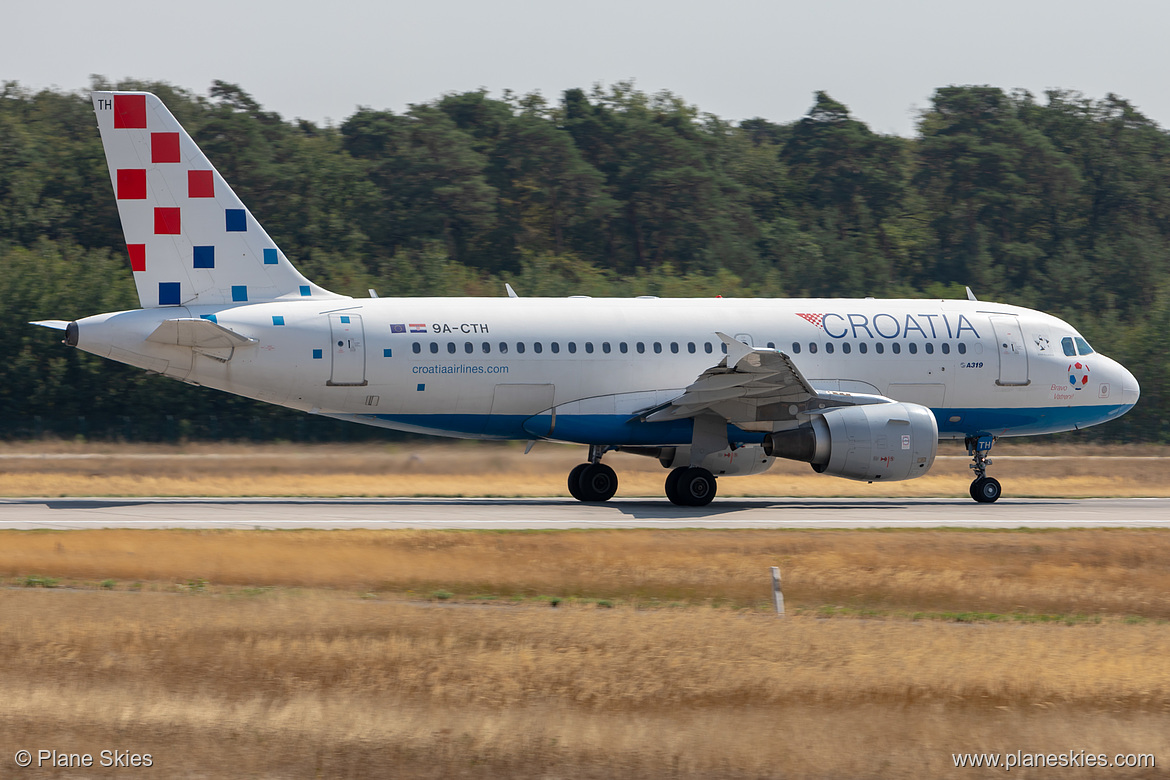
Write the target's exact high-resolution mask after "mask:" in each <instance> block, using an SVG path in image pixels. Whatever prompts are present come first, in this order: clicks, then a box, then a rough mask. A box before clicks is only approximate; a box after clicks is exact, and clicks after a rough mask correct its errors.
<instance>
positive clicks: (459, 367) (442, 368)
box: [410, 363, 508, 374]
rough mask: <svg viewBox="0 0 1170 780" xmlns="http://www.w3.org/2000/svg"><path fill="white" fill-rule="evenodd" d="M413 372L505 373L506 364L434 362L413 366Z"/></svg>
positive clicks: (506, 370) (506, 371)
mask: <svg viewBox="0 0 1170 780" xmlns="http://www.w3.org/2000/svg"><path fill="white" fill-rule="evenodd" d="M410 370H411V373H414V374H506V373H508V367H507V366H480V365H470V366H469V365H467V364H465V363H456V364H454V365H443V364H435V365H433V366H414V367H412V368H411V369H410Z"/></svg>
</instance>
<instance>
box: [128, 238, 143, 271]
mask: <svg viewBox="0 0 1170 780" xmlns="http://www.w3.org/2000/svg"><path fill="white" fill-rule="evenodd" d="M126 252H127V254H129V255H130V270H131V271H145V270H146V244H127V245H126Z"/></svg>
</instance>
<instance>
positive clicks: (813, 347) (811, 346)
mask: <svg viewBox="0 0 1170 780" xmlns="http://www.w3.org/2000/svg"><path fill="white" fill-rule="evenodd" d="M808 353H809V354H810V355H815V354H817V343H816V342H815V341H810V342H809V343H808Z"/></svg>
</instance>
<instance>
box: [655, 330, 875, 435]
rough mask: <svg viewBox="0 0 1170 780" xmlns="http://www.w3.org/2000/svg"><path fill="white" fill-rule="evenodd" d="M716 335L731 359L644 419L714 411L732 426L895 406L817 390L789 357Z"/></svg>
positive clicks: (871, 398) (861, 396) (867, 397)
mask: <svg viewBox="0 0 1170 780" xmlns="http://www.w3.org/2000/svg"><path fill="white" fill-rule="evenodd" d="M716 335H718V336H719V338H720V339H722V340H723V343H724V344H726V345H727V357H725V358H724V359H723V360H721V361H720V362H719V364H718V365H716V366H713V367H711V368H709V369H707V370H706V371H704V372H703V373H702V374H700V375H699V378H698V379H696V380H695V381H694V382H693V383H692V384H691V385H690V386H689V387H687V389H686V390H684V391H683V394H682V395H680V396H678V397H677V398H675V399H673V400H671V401H669V402H668V403H665V404H661V405H659V406H656V407H654V408H653V409H648V410H647V411H645V412H643V413H642V414H641V415H640V417H641V419H643V420H645V421H646V422H660V421H663V420H674V419H679V418H686V417H694V416H696V415H699V414H707V413H714V414H717V415H719V416H720V417H723V418H725V419H727V420H728V422H733V423H748V422H772V421H781V420H793V419H796V417H797V415H801V414H810V413H816V412H817V411H820V410H822V409H828V408H830V407H834V406H858V405H861V404H879V403H892V402H893V399H890V398H887V397H885V396H881V395H865V394H861V393H845V392H840V391H836V390H826V391H821V390H817V389H816V388H814V387H813V386H812V385H811V384H810V383H809V381H808V380H807V379H805V377H804V375H803V374H802V373H801V372H800V369H799V368H797V366H796V363H794V362H793V360H792V358H791V357H790V356H789V355H788V354H786V353H784V352H782V351H780V350H776V349H763V348H757V347H750V346H748V345H747V344H744V343H743V342H741V341H738V340H736V339H733V338H731V337H730V336H728V335H726V334H724V333H718V334H716Z"/></svg>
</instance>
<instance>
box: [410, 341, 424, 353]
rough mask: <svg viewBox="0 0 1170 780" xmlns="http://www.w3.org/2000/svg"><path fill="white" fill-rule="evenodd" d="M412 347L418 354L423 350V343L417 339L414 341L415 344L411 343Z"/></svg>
mask: <svg viewBox="0 0 1170 780" xmlns="http://www.w3.org/2000/svg"><path fill="white" fill-rule="evenodd" d="M410 348H411V349H412V350H414V354H416V355H417V354H418V353H420V352H422V344H419V343H418V342H417V341H416V342H414V343H413V344H411V345H410Z"/></svg>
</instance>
